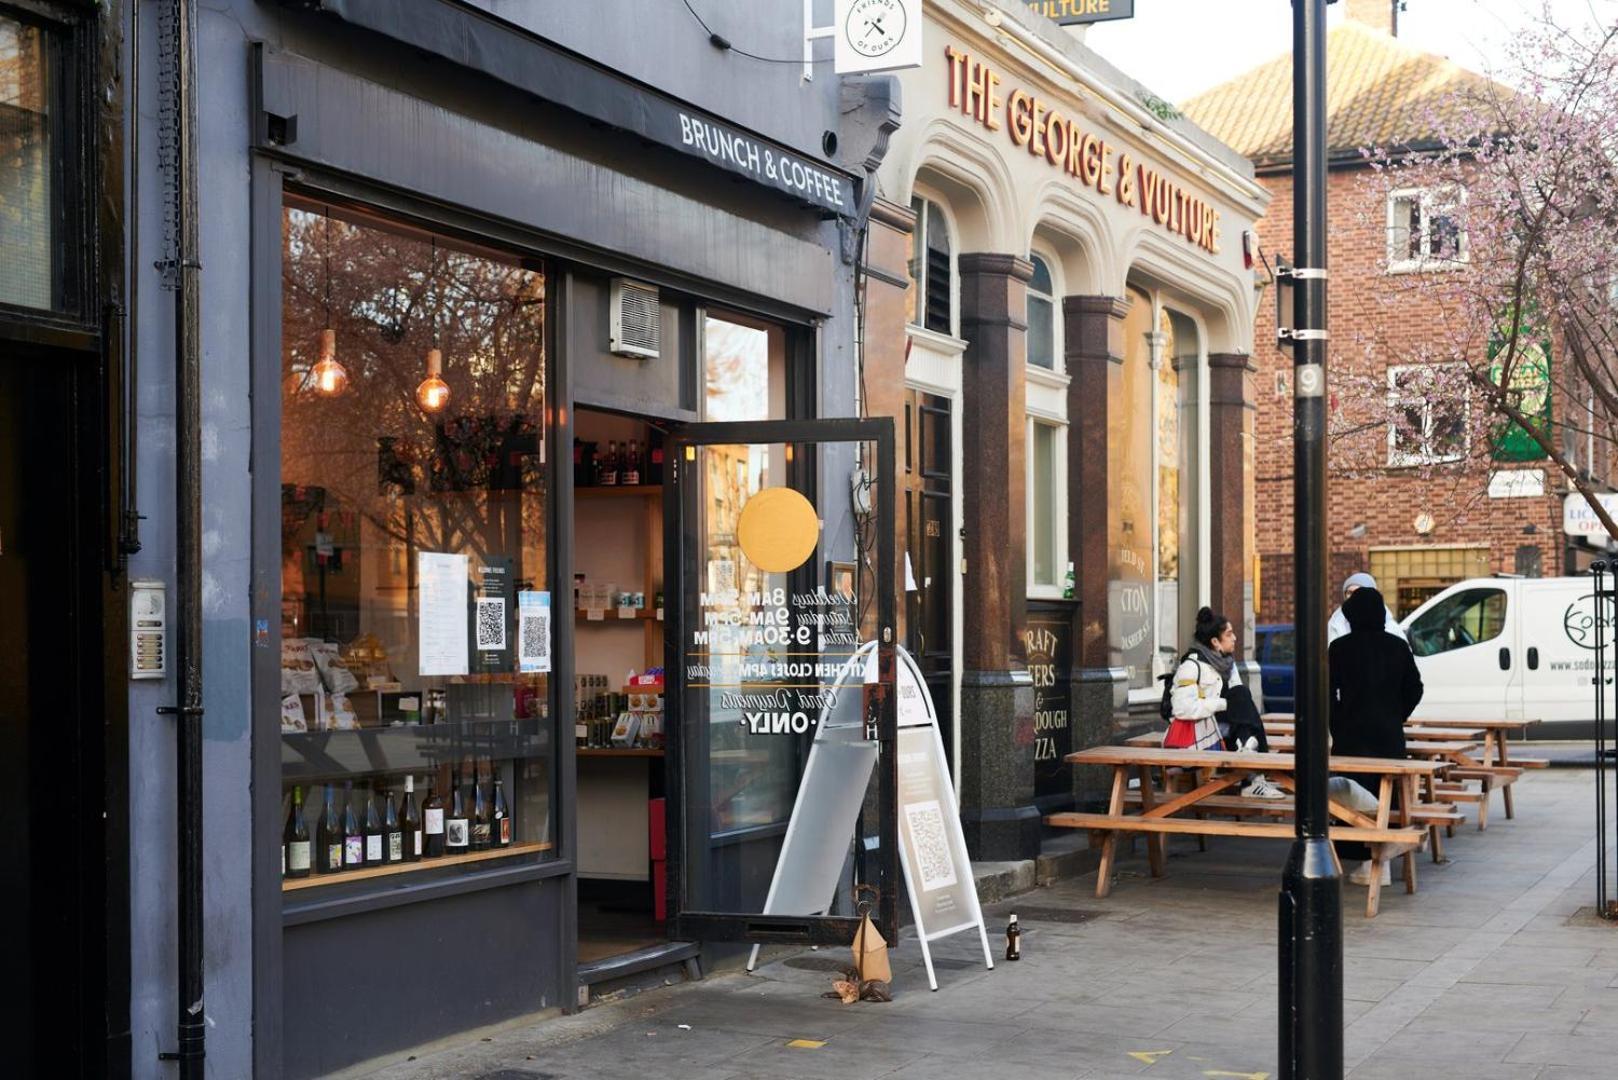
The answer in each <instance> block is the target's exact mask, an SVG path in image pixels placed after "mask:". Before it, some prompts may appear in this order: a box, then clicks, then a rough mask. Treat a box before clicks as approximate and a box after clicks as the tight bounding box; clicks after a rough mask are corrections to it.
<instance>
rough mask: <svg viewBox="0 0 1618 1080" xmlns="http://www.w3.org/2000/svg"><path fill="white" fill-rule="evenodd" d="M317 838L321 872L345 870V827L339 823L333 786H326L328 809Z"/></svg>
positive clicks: (324, 814) (330, 872) (332, 872)
mask: <svg viewBox="0 0 1618 1080" xmlns="http://www.w3.org/2000/svg"><path fill="white" fill-rule="evenodd" d="M317 831H318V832H319V834H320V835H319V836H318V837H317V838H316V839H317V840H318V841H319V843H320V872H321V873H322V874H335V873H336V872H337V871H339V870H341V869H342V868H343V827H342V825H340V824H339V823H338V821H337V807H336V804H335V803H334V802H333V801H332V791H331V785H330V784H327V785H326V809H325V812H324V813H322V814H321V815H320V828H319V829H318V830H317Z"/></svg>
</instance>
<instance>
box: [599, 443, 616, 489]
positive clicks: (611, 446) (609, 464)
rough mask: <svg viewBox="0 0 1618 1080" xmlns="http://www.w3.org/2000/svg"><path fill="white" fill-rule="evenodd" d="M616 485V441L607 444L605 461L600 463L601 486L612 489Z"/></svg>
mask: <svg viewBox="0 0 1618 1080" xmlns="http://www.w3.org/2000/svg"><path fill="white" fill-rule="evenodd" d="M617 483H618V440H617V439H611V440H609V441H608V442H607V460H606V461H604V462H602V463H601V486H602V487H612V486H614V485H616V484H617Z"/></svg>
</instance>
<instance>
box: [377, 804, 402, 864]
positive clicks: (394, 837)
mask: <svg viewBox="0 0 1618 1080" xmlns="http://www.w3.org/2000/svg"><path fill="white" fill-rule="evenodd" d="M404 851H405V835H404V829H403V828H401V827H400V825H399V804H398V803H397V802H396V801H395V800H394V797H393V789H392V788H389V789H388V804H387V806H386V807H384V808H383V810H382V861H383V862H389V863H401V862H404Z"/></svg>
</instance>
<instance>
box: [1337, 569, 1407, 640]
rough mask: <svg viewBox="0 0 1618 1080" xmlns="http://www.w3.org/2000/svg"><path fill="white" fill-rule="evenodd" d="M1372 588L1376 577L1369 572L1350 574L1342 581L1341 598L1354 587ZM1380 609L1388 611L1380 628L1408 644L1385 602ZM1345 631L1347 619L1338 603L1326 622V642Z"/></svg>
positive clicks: (1345, 596) (1403, 631)
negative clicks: (1385, 620)
mask: <svg viewBox="0 0 1618 1080" xmlns="http://www.w3.org/2000/svg"><path fill="white" fill-rule="evenodd" d="M1374 588H1376V578H1374V577H1372V576H1371V575H1370V574H1350V575H1348V580H1347V581H1345V582H1343V599H1344V600H1347V599H1348V598H1349V597H1350V596H1353V595H1354V591H1355V590H1356V589H1374ZM1382 610H1383V611H1386V612H1387V613H1388V618H1387V622H1386V623H1384V624H1383V626H1382V629H1383V630H1385V631H1387V632H1388V633H1390V634H1392V635H1393V636H1394V637H1396V638H1398V639H1399V640H1400V641H1403V642H1405V643H1406V644H1409V639H1408V638H1406V637H1405V629H1404V627H1402V626H1400V625H1399V620H1398V619H1396V618H1394V617H1393V612H1392V611H1391V610H1390V609H1389V608H1388V607H1387V605H1386V604H1384V605H1383V607H1382ZM1346 633H1348V619H1347V618H1346V617H1345V616H1344V615H1343V607H1342V605H1341V604H1339V605H1338V606H1337V610H1336V611H1334V612H1332V613H1331V619H1330V620H1329V621H1328V622H1327V623H1326V644H1327V645H1330V644H1331V643H1332V642H1334V641H1336V640H1337V639H1338V638H1340V637H1342V636H1343V635H1344V634H1346Z"/></svg>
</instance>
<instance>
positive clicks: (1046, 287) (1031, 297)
mask: <svg viewBox="0 0 1618 1080" xmlns="http://www.w3.org/2000/svg"><path fill="white" fill-rule="evenodd" d="M1028 259H1029V261H1030V262H1032V263H1033V264H1034V276H1033V277H1032V278H1030V279H1029V282H1028V362H1029V364H1031V365H1033V366H1034V367H1039V368H1045V369H1046V370H1049V371H1055V370H1056V368H1057V364H1056V353H1057V349H1056V295H1055V294H1056V285H1055V282H1054V281H1053V280H1052V278H1051V268H1050V265H1049V264H1048V263H1046V261H1045V260H1044V259H1043V258H1041V257H1040V256H1038V255H1030V256H1028Z"/></svg>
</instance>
